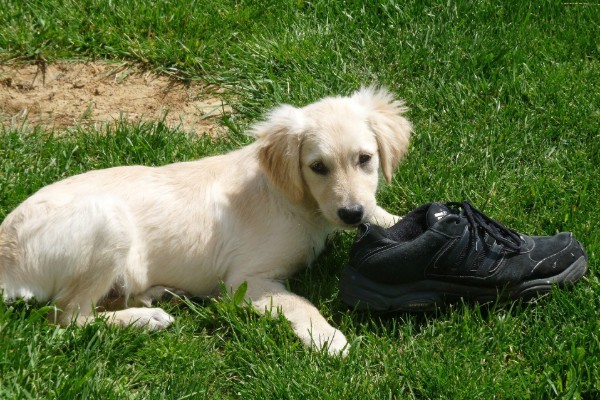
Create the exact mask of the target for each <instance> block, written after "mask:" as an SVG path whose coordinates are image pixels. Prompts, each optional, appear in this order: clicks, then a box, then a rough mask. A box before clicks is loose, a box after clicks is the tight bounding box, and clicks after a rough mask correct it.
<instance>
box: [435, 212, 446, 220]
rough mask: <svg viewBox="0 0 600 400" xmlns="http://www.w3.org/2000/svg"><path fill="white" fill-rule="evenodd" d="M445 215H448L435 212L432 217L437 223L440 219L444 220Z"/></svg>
mask: <svg viewBox="0 0 600 400" xmlns="http://www.w3.org/2000/svg"><path fill="white" fill-rule="evenodd" d="M446 215H448V211H444V210H442V211H440V212H436V213H435V214H433V216H434V217H436V218H437V220H438V221H439V220H440V219H442V218H444V217H445V216H446Z"/></svg>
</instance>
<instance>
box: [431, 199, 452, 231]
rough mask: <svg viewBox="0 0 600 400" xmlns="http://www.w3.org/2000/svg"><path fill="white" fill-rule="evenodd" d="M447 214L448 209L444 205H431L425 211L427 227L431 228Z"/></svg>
mask: <svg viewBox="0 0 600 400" xmlns="http://www.w3.org/2000/svg"><path fill="white" fill-rule="evenodd" d="M448 214H450V209H449V208H448V207H446V205H445V204H442V203H432V204H431V205H430V206H429V210H427V216H426V218H427V227H431V226H432V225H434V224H435V223H436V222H438V221H440V220H441V219H443V218H444V217H445V216H446V215H448Z"/></svg>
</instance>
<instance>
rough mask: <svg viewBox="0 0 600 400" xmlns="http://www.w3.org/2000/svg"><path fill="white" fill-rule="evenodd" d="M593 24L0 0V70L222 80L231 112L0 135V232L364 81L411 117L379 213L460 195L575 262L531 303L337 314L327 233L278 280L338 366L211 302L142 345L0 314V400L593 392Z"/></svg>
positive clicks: (200, 4)
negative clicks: (570, 277)
mask: <svg viewBox="0 0 600 400" xmlns="http://www.w3.org/2000/svg"><path fill="white" fill-rule="evenodd" d="M599 25H600V6H599V5H597V4H596V3H595V2H571V3H569V2H565V3H562V2H559V1H545V0H540V1H535V2H525V1H518V0H512V1H502V2H498V1H492V0H481V1H469V2H467V1H460V2H457V1H448V2H434V1H416V0H415V1H408V2H394V1H381V2H359V1H352V0H347V1H337V2H327V1H303V0H279V1H211V2H209V1H193V0H173V1H161V0H156V1H147V2H146V1H133V0H123V1H112V2H109V1H104V0H102V1H100V0H86V1H73V0H40V1H22V0H21V1H17V0H13V1H9V0H0V60H2V61H7V60H17V61H19V62H35V61H36V60H46V61H47V62H53V61H55V60H65V59H86V60H87V59H96V60H103V59H107V60H126V61H130V62H133V63H138V64H142V65H144V66H145V67H146V68H148V69H153V70H157V71H161V72H165V73H170V74H174V75H176V76H178V77H179V78H181V79H186V80H204V81H207V82H210V83H215V84H218V85H220V86H222V87H224V88H225V92H224V93H223V96H224V97H226V98H227V99H228V100H229V102H230V103H233V106H234V110H235V112H234V114H233V115H232V116H230V117H227V118H226V119H223V121H222V123H223V124H224V125H225V126H226V127H228V128H229V132H230V134H229V135H228V136H226V137H224V138H222V139H221V140H219V141H217V142H215V141H213V140H210V139H207V138H198V137H193V136H189V135H186V134H185V133H182V132H177V131H170V130H168V129H167V128H166V127H165V126H164V125H163V124H162V123H160V122H158V123H156V124H142V125H127V124H124V123H123V124H121V125H118V126H116V127H113V128H110V129H107V130H105V131H102V132H94V131H81V130H76V131H73V132H69V133H68V134H64V132H57V133H52V132H44V131H41V130H37V131H35V132H34V133H33V134H27V135H26V134H24V133H22V132H20V131H19V130H18V129H8V128H4V129H3V130H0V220H2V219H3V218H4V217H5V216H6V215H7V214H8V213H9V212H10V210H12V209H13V208H14V207H15V206H16V205H17V204H18V203H19V202H21V201H22V200H24V199H25V198H26V197H27V196H28V195H30V194H31V193H33V192H35V191H36V190H37V189H39V188H40V187H42V186H43V185H45V184H48V183H50V182H53V181H55V180H57V179H60V178H63V177H66V176H69V175H73V174H76V173H79V172H82V171H86V170H89V169H93V168H102V167H108V166H114V165H123V164H147V165H160V164H165V163H168V162H173V161H180V160H187V159H193V158H197V157H200V156H204V155H209V154H214V153H220V152H223V151H226V150H228V149H231V148H237V147H239V146H241V145H243V144H244V143H246V142H247V139H246V138H245V137H244V136H243V135H242V134H241V132H242V131H243V130H244V129H245V128H246V127H247V126H248V125H249V124H250V123H252V122H253V121H256V120H257V119H259V118H260V116H261V115H262V114H263V113H264V112H265V111H266V110H267V109H268V108H269V107H271V106H273V105H275V104H277V103H280V102H287V103H291V104H295V105H302V104H306V103H309V102H311V101H314V100H316V99H318V98H320V97H322V96H324V95H329V94H346V93H349V92H351V91H352V90H354V89H356V88H357V87H359V86H360V85H362V84H369V83H372V82H379V83H381V84H384V85H386V86H387V87H389V88H390V89H392V90H393V91H394V92H395V93H396V94H397V95H398V96H400V97H402V98H405V99H406V100H407V103H408V104H409V106H410V108H411V111H410V113H409V118H410V119H411V120H412V121H413V122H414V125H415V136H414V140H413V142H412V144H411V150H410V152H409V155H408V157H407V159H406V161H405V163H404V164H403V165H402V167H401V168H400V170H399V171H398V173H397V174H396V175H395V177H394V182H393V185H392V186H391V187H384V188H382V191H381V194H380V199H381V202H382V204H383V205H384V206H386V208H388V209H390V210H391V211H393V212H397V213H405V212H407V211H409V210H410V209H412V208H414V207H416V206H418V205H420V204H422V203H425V202H429V201H433V200H442V201H450V200H462V199H467V200H470V201H471V202H472V203H474V204H475V205H476V206H477V207H478V208H481V209H483V210H484V211H485V212H486V213H488V214H489V215H490V216H492V217H494V218H496V219H498V220H500V221H502V222H504V223H505V224H507V225H509V226H511V227H513V228H515V229H516V230H519V231H522V232H526V233H529V234H538V235H542V234H553V233H554V232H556V231H561V230H569V231H573V232H574V233H575V235H576V237H578V238H579V239H580V240H581V241H582V242H583V244H584V245H585V247H586V249H587V251H588V254H589V261H590V272H589V273H588V275H587V276H586V277H585V278H584V279H583V280H582V281H581V282H580V283H578V284H577V285H576V287H575V288H574V289H573V290H572V291H560V290H555V291H553V292H552V293H551V294H550V295H549V296H546V297H544V298H542V299H539V300H538V301H536V302H535V303H533V304H514V305H509V306H504V307H491V308H489V309H483V308H479V307H477V306H473V305H457V306H454V307H452V308H450V309H448V310H443V311H440V312H438V313H436V314H429V315H410V314H401V315H396V316H393V317H387V318H379V317H377V316H372V315H371V316H370V315H362V314H359V313H355V312H352V311H348V310H347V309H345V308H344V307H343V306H342V305H341V304H340V303H339V301H338V300H337V281H338V274H339V272H340V270H341V268H342V266H343V264H344V262H345V260H346V257H347V250H348V247H349V245H350V242H351V240H352V233H343V234H340V235H338V236H337V237H336V238H334V240H332V242H331V244H330V245H329V247H328V249H327V250H326V252H325V253H324V254H323V256H322V257H321V258H320V259H319V260H318V262H317V263H316V265H314V268H312V269H310V270H307V271H305V272H302V273H300V274H299V275H297V276H296V277H294V278H293V279H291V280H290V282H289V285H290V286H291V288H292V289H293V290H294V291H295V292H297V293H299V294H301V295H303V296H305V297H307V298H308V299H309V300H311V301H312V302H313V303H315V304H316V305H317V307H318V308H319V309H320V310H321V311H322V312H323V314H324V315H326V316H327V317H328V318H330V319H331V321H332V323H333V324H334V325H335V326H337V327H339V328H340V329H341V330H342V331H344V332H345V333H346V334H347V337H348V338H349V340H350V341H351V342H352V344H353V347H352V350H351V351H350V354H349V355H348V357H347V358H346V359H343V360H341V359H337V358H332V357H328V356H326V355H324V354H320V353H317V352H311V351H309V350H306V349H305V348H303V347H302V345H301V344H300V343H299V341H298V340H297V339H296V338H295V337H294V335H293V333H292V331H291V329H290V327H289V325H288V323H287V322H286V321H285V320H283V319H281V318H279V319H266V318H260V317H258V316H256V315H255V314H254V313H253V312H251V311H250V310H248V309H246V308H244V307H238V306H237V305H236V304H235V303H234V302H232V301H231V300H227V299H222V300H211V301H206V302H205V303H201V304H189V305H188V306H177V307H175V306H172V305H169V304H165V305H164V306H165V307H166V308H167V309H168V310H169V311H170V312H172V313H173V314H174V315H175V316H176V317H177V320H176V322H175V325H174V326H173V327H172V328H170V329H168V330H167V331H164V332H158V333H152V334H149V333H144V332H139V331H136V330H117V329H114V328H112V327H108V326H106V325H105V324H104V323H103V322H102V321H98V322H97V323H95V324H92V325H89V326H87V327H85V328H83V329H75V328H66V329H60V328H57V327H54V326H49V325H48V324H46V322H45V321H44V315H45V312H46V310H45V309H44V307H42V306H40V305H26V304H15V305H7V304H4V303H2V302H0V398H129V397H131V398H173V399H182V398H250V399H253V398H269V399H272V398H290V399H296V398H297V399H306V398H318V399H327V398H329V399H341V398H347V399H367V398H374V399H383V398H386V399H388V398H392V399H394V398H398V399H400V398H419V399H430V398H431V399H433V398H439V399H448V398H477V399H490V398H500V399H512V398H533V399H537V398H583V399H594V398H598V397H600V339H599V337H600V311H599V310H600V300H599V299H600V281H599V279H598V278H599V272H600V270H599V267H598V259H599V256H600V230H599V229H598V222H597V221H600V183H599V181H600V179H599V178H600V129H599V126H600V95H599V94H600V57H599V56H600V52H599V43H600V40H598V39H599V38H600V29H599ZM0 90H2V88H1V86H0ZM0 112H1V110H0Z"/></svg>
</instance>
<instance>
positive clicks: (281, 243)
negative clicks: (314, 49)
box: [0, 88, 411, 354]
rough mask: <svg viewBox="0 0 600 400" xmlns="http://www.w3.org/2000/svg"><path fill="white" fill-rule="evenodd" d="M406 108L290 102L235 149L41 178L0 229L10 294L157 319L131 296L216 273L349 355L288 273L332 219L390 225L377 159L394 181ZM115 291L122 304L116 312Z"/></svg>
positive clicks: (355, 101) (145, 300) (383, 95)
mask: <svg viewBox="0 0 600 400" xmlns="http://www.w3.org/2000/svg"><path fill="white" fill-rule="evenodd" d="M403 111H404V108H403V105H402V102H400V101H396V100H394V99H393V98H392V96H391V95H390V94H389V93H388V92H387V91H385V90H383V89H375V88H366V89H361V90H359V91H357V92H356V93H354V94H353V95H351V96H349V97H329V98H325V99H322V100H321V101H318V102H316V103H313V104H310V105H308V106H306V107H303V108H296V107H292V106H289V105H283V106H280V107H278V108H276V109H275V110H274V111H272V112H271V113H270V114H269V115H268V118H267V120H266V121H265V122H262V123H259V124H257V125H256V126H254V128H253V130H252V131H253V134H254V135H255V136H256V141H255V142H254V143H252V144H250V145H248V146H246V147H243V148H241V149H239V150H237V151H233V152H230V153H228V154H225V155H220V156H214V157H207V158H204V159H201V160H198V161H192V162H183V163H176V164H171V165H166V166H163V167H156V168H152V167H143V166H128V167H116V168H109V169H104V170H98V171H92V172H88V173H85V174H81V175H77V176H73V177H70V178H67V179H65V180H62V181H60V182H57V183H54V184H52V185H49V186H47V187H44V188H42V189H41V190H40V191H38V192H37V193H36V194H34V195H33V196H31V197H30V198H29V199H27V200H26V201H25V202H23V203H22V204H21V205H20V206H18V207H17V208H16V209H15V210H14V211H13V212H12V213H11V214H9V215H8V216H7V217H6V219H5V220H4V222H3V223H2V225H1V226H0V288H1V289H3V291H4V298H6V299H14V298H18V297H23V298H32V297H35V298H36V299H38V300H42V301H52V302H54V303H55V304H56V306H57V308H58V310H60V311H59V312H58V314H57V316H56V319H57V322H58V323H60V324H63V325H64V324H69V323H70V322H72V321H75V322H76V323H77V324H79V325H83V324H85V323H86V321H88V320H89V319H90V318H93V317H94V316H95V315H100V316H105V317H106V318H107V321H108V322H109V323H114V324H117V325H121V326H127V325H131V324H132V325H134V326H143V327H146V328H148V329H162V328H166V327H167V326H169V324H171V322H172V321H173V318H172V317H171V316H170V315H169V314H167V313H166V312H165V311H163V310H162V309H160V308H146V307H139V308H135V307H132V306H136V305H137V306H144V305H146V306H149V305H150V301H151V299H152V298H153V297H155V296H156V295H157V294H160V293H161V292H162V291H163V290H164V288H165V287H168V288H176V289H179V290H183V291H185V292H187V293H190V294H192V295H195V296H206V295H211V294H214V293H215V290H216V289H218V287H219V284H220V282H224V284H225V285H226V287H227V288H231V289H235V288H237V287H238V286H239V285H240V284H242V283H243V282H247V285H248V288H247V292H246V297H247V299H248V300H249V301H250V302H251V303H252V305H253V306H254V307H256V308H257V309H258V310H259V311H261V312H265V310H273V311H276V312H281V313H283V315H284V316H285V317H286V318H287V319H288V320H289V321H290V322H291V325H292V327H293V329H294V331H295V333H296V334H297V335H298V337H299V338H300V339H301V341H302V342H303V343H305V344H306V345H308V346H314V347H316V348H319V349H321V348H325V349H327V350H328V351H329V352H330V353H332V354H335V353H342V354H345V352H346V351H347V341H346V338H345V337H344V335H343V334H342V333H341V332H340V331H339V330H337V329H335V328H333V327H332V326H331V325H330V324H329V323H328V322H327V321H326V320H325V318H324V317H323V316H321V315H320V314H319V311H318V310H317V309H316V308H315V307H314V306H313V305H312V304H311V303H310V302H308V301H307V300H305V299H303V298H301V297H299V296H297V295H295V294H293V293H290V292H289V291H287V290H286V289H285V286H284V284H283V283H282V281H283V280H285V279H286V278H288V277H289V276H291V275H292V274H294V273H295V272H296V271H297V270H298V268H299V267H302V266H306V265H307V264H310V262H311V261H312V260H313V259H314V258H315V257H316V256H317V255H318V254H319V253H320V252H321V250H322V249H323V247H324V244H325V240H326V238H327V236H328V235H330V234H331V233H332V232H334V231H335V230H336V229H339V228H352V227H354V226H356V225H357V224H359V223H361V222H365V221H373V222H376V223H378V224H381V225H385V226H389V225H392V224H394V223H395V221H396V220H397V217H395V216H393V215H391V214H389V213H387V212H386V211H384V210H383V209H382V208H380V207H378V206H377V205H376V202H375V191H376V189H377V184H378V181H379V177H378V170H379V166H380V165H381V170H382V172H383V176H384V177H385V179H386V180H387V181H388V182H389V181H390V180H391V178H392V173H393V171H394V169H395V168H396V166H397V165H398V163H399V161H400V159H401V158H402V156H403V155H404V153H405V152H406V150H407V148H408V142H409V136H410V133H411V125H410V123H409V122H408V121H407V120H406V119H404V118H403V117H402V115H401V114H402V112H403ZM115 298H119V299H120V301H119V302H120V303H121V304H122V305H123V307H122V309H119V310H116V311H109V307H106V305H107V304H109V303H110V304H115V301H114V300H115ZM101 306H103V307H101Z"/></svg>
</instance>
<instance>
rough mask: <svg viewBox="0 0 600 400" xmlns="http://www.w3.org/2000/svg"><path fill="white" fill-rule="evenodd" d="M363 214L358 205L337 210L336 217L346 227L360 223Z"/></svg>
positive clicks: (361, 208) (361, 207)
mask: <svg viewBox="0 0 600 400" xmlns="http://www.w3.org/2000/svg"><path fill="white" fill-rule="evenodd" d="M363 214H364V208H363V206H361V205H360V204H355V205H353V206H349V207H342V208H340V209H338V217H340V219H341V220H342V221H344V223H345V224H348V225H354V224H358V223H359V222H361V221H362V218H363Z"/></svg>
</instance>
